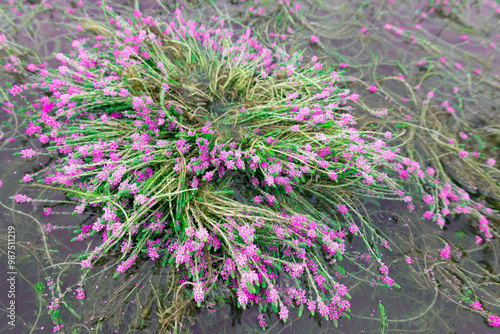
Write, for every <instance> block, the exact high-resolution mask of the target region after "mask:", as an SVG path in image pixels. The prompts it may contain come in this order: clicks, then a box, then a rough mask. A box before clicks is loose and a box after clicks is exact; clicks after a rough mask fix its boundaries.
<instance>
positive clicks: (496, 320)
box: [488, 315, 500, 327]
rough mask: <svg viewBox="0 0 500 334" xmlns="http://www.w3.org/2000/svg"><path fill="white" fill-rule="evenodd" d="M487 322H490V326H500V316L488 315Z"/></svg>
mask: <svg viewBox="0 0 500 334" xmlns="http://www.w3.org/2000/svg"><path fill="white" fill-rule="evenodd" d="M488 323H489V324H490V326H493V327H500V317H497V316H496V315H490V316H489V317H488Z"/></svg>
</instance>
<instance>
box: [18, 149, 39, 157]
mask: <svg viewBox="0 0 500 334" xmlns="http://www.w3.org/2000/svg"><path fill="white" fill-rule="evenodd" d="M35 155H36V152H35V150H33V149H32V148H28V149H26V150H21V157H22V158H24V159H26V158H31V157H34V156H35Z"/></svg>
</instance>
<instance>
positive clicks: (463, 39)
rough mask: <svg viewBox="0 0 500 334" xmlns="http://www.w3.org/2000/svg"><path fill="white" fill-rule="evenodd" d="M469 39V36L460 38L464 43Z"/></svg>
mask: <svg viewBox="0 0 500 334" xmlns="http://www.w3.org/2000/svg"><path fill="white" fill-rule="evenodd" d="M468 38H469V35H462V36H460V39H461V40H462V41H466V40H467V39H468Z"/></svg>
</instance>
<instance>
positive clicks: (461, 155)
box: [458, 150, 469, 158]
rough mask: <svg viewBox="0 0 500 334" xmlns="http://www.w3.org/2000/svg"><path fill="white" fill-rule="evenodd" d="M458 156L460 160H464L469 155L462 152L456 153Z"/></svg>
mask: <svg viewBox="0 0 500 334" xmlns="http://www.w3.org/2000/svg"><path fill="white" fill-rule="evenodd" d="M458 155H459V156H460V158H466V157H468V156H469V153H468V152H467V151H464V150H462V151H460V152H459V153H458Z"/></svg>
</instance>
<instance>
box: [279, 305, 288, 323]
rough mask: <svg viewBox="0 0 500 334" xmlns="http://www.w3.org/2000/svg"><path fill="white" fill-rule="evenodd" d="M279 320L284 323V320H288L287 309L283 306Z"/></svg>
mask: <svg viewBox="0 0 500 334" xmlns="http://www.w3.org/2000/svg"><path fill="white" fill-rule="evenodd" d="M280 319H282V320H284V321H286V319H288V309H287V308H286V306H284V305H283V306H281V310H280Z"/></svg>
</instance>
